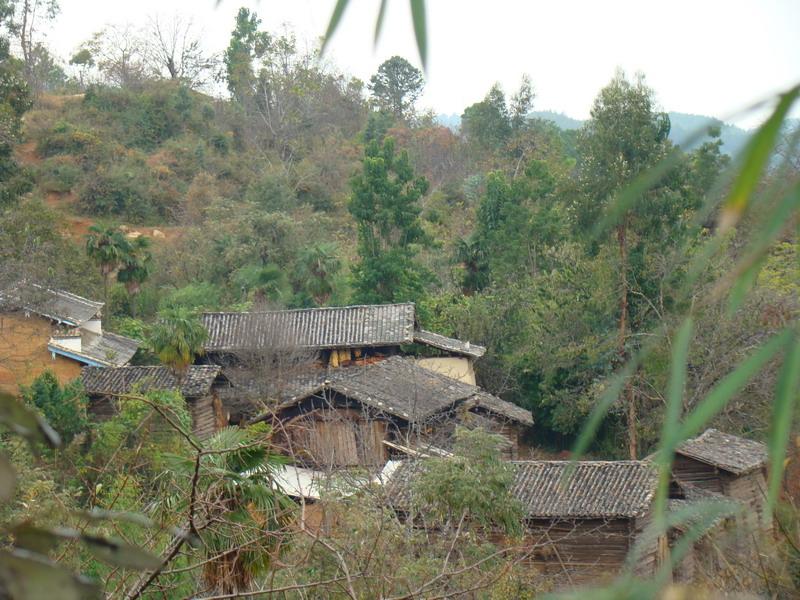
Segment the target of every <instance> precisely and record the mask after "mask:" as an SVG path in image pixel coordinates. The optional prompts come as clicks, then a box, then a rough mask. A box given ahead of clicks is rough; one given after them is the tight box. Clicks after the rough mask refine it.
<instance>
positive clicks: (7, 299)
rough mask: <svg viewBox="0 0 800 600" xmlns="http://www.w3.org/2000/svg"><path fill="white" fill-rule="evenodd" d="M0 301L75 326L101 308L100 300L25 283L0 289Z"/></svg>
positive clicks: (90, 317)
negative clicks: (0, 290)
mask: <svg viewBox="0 0 800 600" xmlns="http://www.w3.org/2000/svg"><path fill="white" fill-rule="evenodd" d="M0 303H2V304H5V305H7V306H8V307H9V308H14V309H23V310H26V311H29V312H32V313H35V314H37V315H40V316H43V317H46V318H48V319H53V320H55V321H60V322H62V323H65V324H68V325H73V326H75V327H77V326H80V325H82V324H83V323H85V322H86V321H89V320H90V319H92V318H94V317H95V316H97V315H99V313H100V309H102V308H103V303H102V302H97V301H95V300H89V299H88V298H83V297H81V296H78V295H76V294H72V293H70V292H66V291H64V290H56V289H50V288H47V287H44V286H42V285H39V284H37V283H26V282H22V283H19V284H17V285H16V286H14V287H12V288H8V289H6V290H3V291H2V292H0Z"/></svg>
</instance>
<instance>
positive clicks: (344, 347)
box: [203, 303, 486, 385]
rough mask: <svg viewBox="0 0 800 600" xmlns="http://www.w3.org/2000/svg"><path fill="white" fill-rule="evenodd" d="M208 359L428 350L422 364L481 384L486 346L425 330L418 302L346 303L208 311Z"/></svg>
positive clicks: (333, 357)
mask: <svg viewBox="0 0 800 600" xmlns="http://www.w3.org/2000/svg"><path fill="white" fill-rule="evenodd" d="M203 325H204V326H205V327H206V330H207V331H208V341H207V342H206V345H205V351H206V358H205V359H204V360H206V361H209V362H213V363H216V364H220V365H223V366H226V367H227V366H230V365H234V364H238V365H241V364H242V363H245V364H246V363H248V362H252V360H253V358H254V357H255V358H258V355H259V353H261V354H270V355H274V354H276V353H285V354H292V353H293V354H295V355H304V357H305V358H307V359H308V360H310V361H313V362H314V363H316V364H318V365H322V366H328V367H334V368H336V367H340V366H349V365H353V364H367V363H369V362H374V361H375V360H380V359H382V358H385V357H387V356H392V355H396V354H402V353H403V352H402V351H401V347H403V346H410V345H412V344H417V345H419V346H420V347H423V348H424V349H425V356H424V357H421V358H420V359H419V365H420V366H423V367H425V368H427V369H430V370H432V371H436V372H438V373H443V374H445V375H448V376H450V377H452V378H454V379H458V380H459V381H463V382H465V383H469V384H472V385H475V370H474V361H475V360H476V359H477V358H480V357H481V356H483V354H484V353H485V352H486V349H485V348H484V347H483V346H478V345H476V344H471V343H470V342H463V341H461V340H456V339H453V338H449V337H446V336H443V335H439V334H436V333H432V332H430V331H425V330H424V329H420V328H419V326H418V323H417V319H416V311H415V307H414V304H413V303H404V304H380V305H368V306H343V307H332V308H308V309H300V310H279V311H266V312H244V313H230V312H229V313H219V312H218V313H205V314H203Z"/></svg>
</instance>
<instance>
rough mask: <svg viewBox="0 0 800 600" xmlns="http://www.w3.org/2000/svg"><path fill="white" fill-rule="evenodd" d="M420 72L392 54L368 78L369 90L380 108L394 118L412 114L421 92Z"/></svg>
mask: <svg viewBox="0 0 800 600" xmlns="http://www.w3.org/2000/svg"><path fill="white" fill-rule="evenodd" d="M424 85H425V80H424V79H423V77H422V72H421V71H420V70H419V69H417V68H415V67H414V66H413V65H412V64H411V63H409V62H408V61H407V60H406V59H404V58H403V57H402V56H393V57H391V58H390V59H388V60H385V61H384V62H383V63H381V65H380V66H379V67H378V72H377V73H375V74H374V75H373V76H372V77H371V78H370V80H369V90H370V92H372V97H373V99H374V101H375V104H376V105H377V106H378V108H379V109H380V110H383V111H386V112H388V113H391V114H392V115H394V117H395V118H396V119H408V118H410V117H411V116H413V113H414V104H415V103H416V101H417V99H418V98H419V96H420V94H422V88H423V86H424Z"/></svg>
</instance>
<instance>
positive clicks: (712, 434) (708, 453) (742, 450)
mask: <svg viewBox="0 0 800 600" xmlns="http://www.w3.org/2000/svg"><path fill="white" fill-rule="evenodd" d="M675 452H676V453H677V454H680V455H682V456H687V457H689V458H693V459H695V460H699V461H700V462H704V463H706V464H709V465H712V466H714V467H718V468H720V469H723V470H725V471H728V472H730V473H733V474H734V475H743V474H745V473H748V472H750V471H754V470H755V469H759V468H761V467H763V466H764V465H766V464H767V456H768V455H767V447H766V446H765V445H764V444H761V443H759V442H754V441H753V440H747V439H745V438H741V437H738V436H735V435H730V434H728V433H723V432H721V431H718V430H716V429H707V430H706V431H705V432H703V433H702V434H700V435H699V436H698V437H696V438H694V439H691V440H688V441H686V442H684V443H683V444H681V445H680V446H678V448H677V449H676V450H675Z"/></svg>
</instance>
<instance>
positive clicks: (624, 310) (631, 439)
mask: <svg viewBox="0 0 800 600" xmlns="http://www.w3.org/2000/svg"><path fill="white" fill-rule="evenodd" d="M627 232H628V223H627V220H626V219H624V220H623V221H622V223H620V224H619V225H618V226H617V243H618V244H619V263H620V265H619V271H620V298H619V346H618V354H619V358H620V361H621V362H622V363H624V362H625V361H626V360H627V359H628V353H627V352H626V350H625V339H626V338H627V336H628V244H627ZM623 396H624V398H625V403H626V404H627V409H628V453H629V455H630V458H631V460H636V458H637V455H638V445H639V443H638V438H637V434H636V425H637V421H638V419H637V417H636V399H635V397H634V393H633V381H632V380H631V379H628V380H627V381H626V382H625V390H624V392H623Z"/></svg>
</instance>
